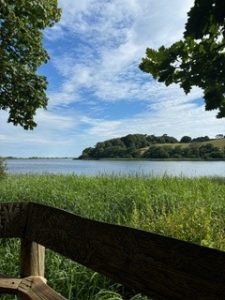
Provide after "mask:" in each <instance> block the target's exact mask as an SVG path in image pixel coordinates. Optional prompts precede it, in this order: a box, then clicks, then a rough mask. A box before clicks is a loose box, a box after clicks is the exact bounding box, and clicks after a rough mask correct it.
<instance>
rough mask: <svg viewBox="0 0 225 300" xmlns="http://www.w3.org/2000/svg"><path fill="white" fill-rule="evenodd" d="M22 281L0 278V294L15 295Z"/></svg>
mask: <svg viewBox="0 0 225 300" xmlns="http://www.w3.org/2000/svg"><path fill="white" fill-rule="evenodd" d="M21 281H22V279H17V278H8V277H4V278H0V293H7V294H16V293H17V290H18V287H19V285H20V283H21Z"/></svg>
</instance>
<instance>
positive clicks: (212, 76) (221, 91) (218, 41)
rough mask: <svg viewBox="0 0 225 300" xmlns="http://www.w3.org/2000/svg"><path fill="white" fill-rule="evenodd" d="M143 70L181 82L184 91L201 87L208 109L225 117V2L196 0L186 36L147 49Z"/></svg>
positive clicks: (165, 79)
mask: <svg viewBox="0 0 225 300" xmlns="http://www.w3.org/2000/svg"><path fill="white" fill-rule="evenodd" d="M140 69H141V70H142V71H144V72H147V73H150V74H152V76H153V78H155V79H157V80H158V81H159V82H164V83H165V84H166V85H167V86H168V85H170V84H172V83H178V84H179V85H180V86H181V88H183V90H184V91H185V93H189V92H190V91H191V88H192V87H193V86H198V87H200V88H201V89H202V90H203V92H204V99H205V109H206V110H213V109H218V114H217V117H218V118H222V117H225V80H224V78H225V1H222V0H195V3H194V6H193V7H192V8H191V10H190V11H189V13H188V19H187V23H186V26H185V31H184V37H183V39H182V40H180V41H177V42H175V43H174V44H173V45H171V46H170V47H168V48H166V47H164V46H161V47H160V48H159V49H158V50H154V49H151V48H147V50H146V57H145V58H143V60H142V63H141V64H140Z"/></svg>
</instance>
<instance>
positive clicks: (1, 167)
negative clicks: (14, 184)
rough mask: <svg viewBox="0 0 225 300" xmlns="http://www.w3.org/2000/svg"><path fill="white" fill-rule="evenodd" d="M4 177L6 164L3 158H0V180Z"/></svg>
mask: <svg viewBox="0 0 225 300" xmlns="http://www.w3.org/2000/svg"><path fill="white" fill-rule="evenodd" d="M5 176H6V164H5V161H4V159H3V158H1V157H0V179H2V178H4V177H5Z"/></svg>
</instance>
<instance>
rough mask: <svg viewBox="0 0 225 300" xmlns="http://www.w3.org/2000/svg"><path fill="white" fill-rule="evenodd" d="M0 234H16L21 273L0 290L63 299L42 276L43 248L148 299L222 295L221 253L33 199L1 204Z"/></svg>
mask: <svg viewBox="0 0 225 300" xmlns="http://www.w3.org/2000/svg"><path fill="white" fill-rule="evenodd" d="M0 237H1V238H13V237H17V238H20V239H21V278H10V277H6V276H3V275H0V277H1V278H0V293H11V294H17V295H19V297H20V298H21V299H34V300H40V299H42V300H45V299H46V300H47V299H49V300H53V299H54V300H62V299H65V298H64V297H63V296H61V295H59V294H58V293H57V292H55V291H54V290H53V289H51V288H50V287H49V286H48V285H47V284H46V280H45V278H44V249H45V248H44V247H46V248H49V249H51V250H54V251H56V252H58V253H60V254H62V255H64V256H66V257H68V258H70V259H72V260H74V261H76V262H78V263H80V264H82V265H84V266H86V267H88V268H90V269H92V270H94V271H97V272H99V273H101V274H104V275H106V276H108V277H110V278H112V279H113V280H114V281H115V282H119V283H121V284H123V285H125V286H128V287H131V288H134V289H135V290H137V291H140V292H142V293H143V294H145V295H148V296H151V297H152V298H153V299H168V300H169V299H171V300H172V299H173V300H176V299H177V300H178V299H180V300H181V299H182V300H185V299H188V300H191V299H196V300H197V299H210V300H222V299H225V252H221V251H217V250H213V249H208V248H205V247H201V246H197V245H194V244H191V243H187V242H183V241H180V240H176V239H173V238H168V237H164V236H161V235H158V234H153V233H149V232H145V231H141V230H136V229H132V228H127V227H124V226H118V225H111V224H107V223H102V222H97V221H93V220H89V219H85V218H82V217H79V216H76V215H74V214H71V213H68V212H66V211H63V210H60V209H57V208H53V207H48V206H44V205H40V204H35V203H2V204H0Z"/></svg>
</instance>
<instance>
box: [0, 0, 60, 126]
mask: <svg viewBox="0 0 225 300" xmlns="http://www.w3.org/2000/svg"><path fill="white" fill-rule="evenodd" d="M60 12H61V11H60V9H58V8H57V0H39V1H36V0H29V1H26V0H16V1H15V0H0V109H2V110H7V111H8V113H9V118H8V122H11V123H13V124H14V125H21V126H22V127H23V128H24V129H33V128H34V127H35V126H36V123H35V122H34V115H35V112H36V110H37V109H38V108H46V106H47V97H46V94H45V90H46V88H47V80H46V78H45V77H44V76H41V75H38V74H37V73H36V72H37V69H38V67H39V66H40V65H41V64H43V63H46V62H47V60H48V58H49V57H48V54H47V52H46V50H45V49H43V47H42V30H43V29H44V28H46V27H47V26H52V25H53V24H54V23H55V22H57V21H58V20H59V18H60Z"/></svg>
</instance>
